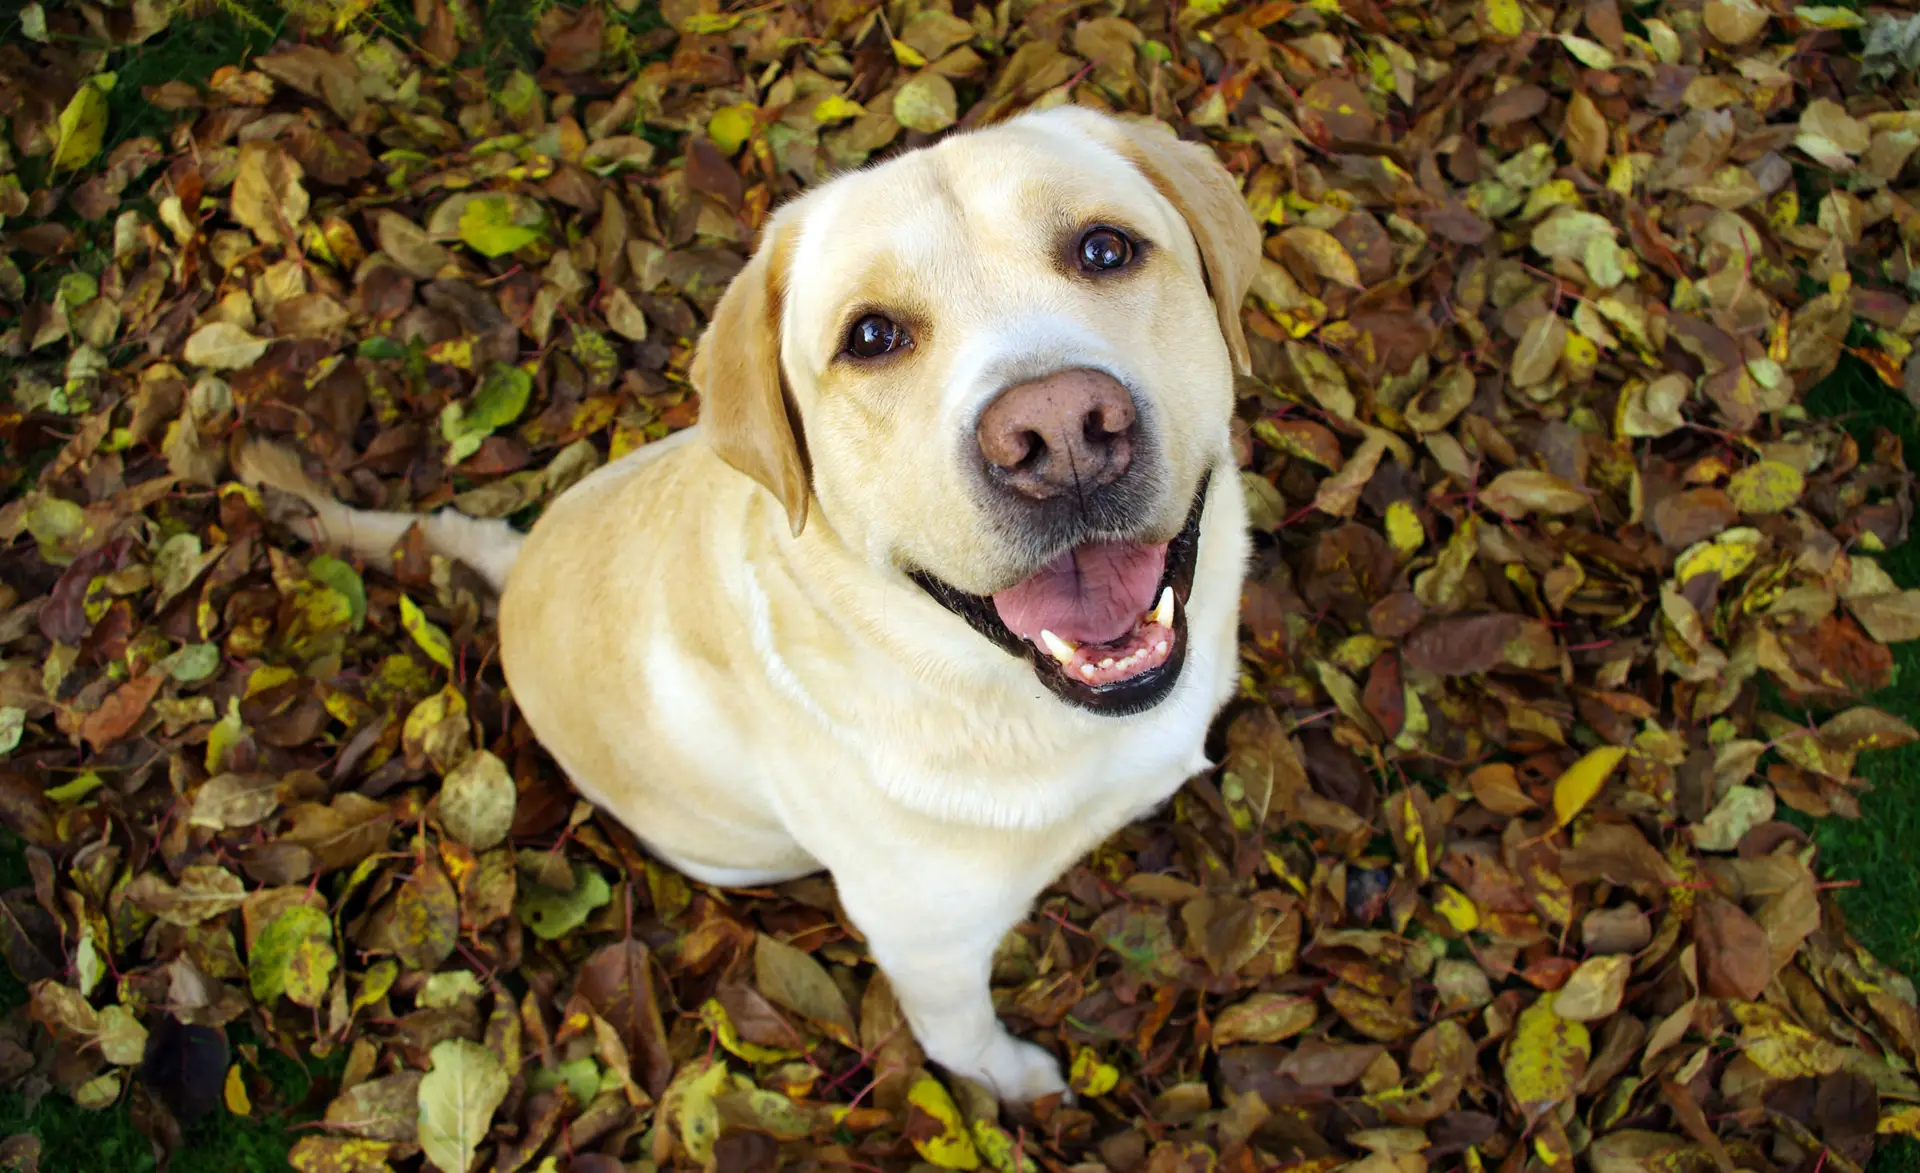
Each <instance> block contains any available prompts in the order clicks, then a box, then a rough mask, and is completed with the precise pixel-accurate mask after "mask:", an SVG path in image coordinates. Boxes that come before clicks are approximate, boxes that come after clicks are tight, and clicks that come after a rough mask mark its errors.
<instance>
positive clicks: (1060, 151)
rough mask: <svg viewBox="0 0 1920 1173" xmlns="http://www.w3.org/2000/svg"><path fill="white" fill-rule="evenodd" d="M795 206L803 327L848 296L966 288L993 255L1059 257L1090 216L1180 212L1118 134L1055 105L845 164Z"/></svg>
mask: <svg viewBox="0 0 1920 1173" xmlns="http://www.w3.org/2000/svg"><path fill="white" fill-rule="evenodd" d="M796 210H798V211H800V212H801V214H800V215H799V216H798V217H796V220H797V221H798V223H797V224H796V225H795V227H794V228H793V229H792V231H793V233H794V236H795V240H794V241H793V251H792V253H791V254H790V255H791V266H790V270H789V273H788V279H787V284H788V289H789V292H790V297H789V306H788V311H789V314H790V315H791V318H792V323H791V324H792V325H793V326H795V327H797V328H798V330H799V332H800V333H801V335H802V336H803V337H806V336H811V335H814V334H816V333H817V332H818V331H819V330H821V329H825V328H828V327H830V326H831V325H832V324H833V323H834V321H835V320H836V319H837V318H838V317H839V316H840V315H842V314H843V313H844V312H845V311H846V310H847V308H848V303H849V302H860V301H873V302H881V303H884V302H886V301H887V300H888V299H889V295H890V294H893V293H897V291H898V290H899V289H900V288H901V287H902V286H903V285H911V286H913V287H916V288H918V289H923V290H934V289H937V290H942V291H943V297H947V298H951V297H953V296H957V295H959V294H960V293H961V292H962V290H963V289H964V288H966V287H968V286H969V285H971V284H976V283H977V282H975V281H973V278H974V277H975V276H977V264H976V263H977V262H979V261H981V260H983V259H990V258H991V259H1011V260H1013V261H1015V262H1016V263H1019V262H1020V261H1022V260H1023V259H1025V260H1027V261H1030V263H1032V264H1034V265H1036V266H1038V265H1049V264H1051V263H1052V258H1051V255H1050V253H1049V251H1048V249H1049V245H1050V244H1051V243H1052V241H1053V240H1054V239H1055V237H1056V235H1057V233H1058V232H1059V231H1060V230H1061V229H1062V228H1063V227H1064V226H1067V225H1077V224H1079V223H1080V222H1081V221H1083V220H1085V219H1087V218H1089V217H1092V218H1103V217H1112V218H1117V219H1120V220H1123V221H1125V222H1127V223H1128V224H1129V225H1130V226H1131V227H1133V228H1135V229H1138V230H1142V231H1146V232H1149V233H1164V232H1167V231H1170V230H1171V229H1172V228H1173V223H1172V222H1173V221H1174V220H1176V219H1177V213H1175V212H1173V211H1172V209H1171V208H1170V206H1168V205H1167V204H1166V202H1165V200H1164V199H1162V198H1161V197H1160V196H1159V194H1158V193H1157V191H1156V190H1155V188H1154V187H1153V185H1152V184H1151V183H1149V182H1148V180H1147V179H1146V178H1145V176H1143V175H1142V174H1141V173H1140V172H1139V171H1138V170H1136V169H1135V168H1134V166H1133V165H1132V164H1131V163H1130V162H1128V161H1127V159H1126V158H1124V157H1123V156H1122V155H1120V154H1119V153H1118V152H1117V151H1115V150H1114V149H1113V148H1112V147H1111V146H1109V145H1107V144H1106V143H1103V142H1101V141H1100V140H1098V139H1097V138H1095V137H1094V136H1093V135H1091V134H1089V133H1088V132H1087V130H1086V129H1085V127H1084V126H1082V125H1080V124H1079V123H1077V122H1075V121H1073V120H1071V119H1055V118H1049V117H1048V116H1046V115H1039V116H1030V117H1025V118H1019V119H1015V120H1013V121H1011V122H1008V123H1004V124H1002V125H1000V126H996V127H992V128H990V129H986V130H981V131H975V132H972V133H968V134H963V135H956V136H954V137H952V138H949V139H947V140H945V141H944V142H942V143H940V144H938V145H936V146H933V147H929V148H925V149H922V150H918V151H912V152H909V153H907V154H904V155H901V156H899V157H897V158H894V159H891V160H889V161H887V162H885V163H881V164H879V165H877V166H873V167H869V168H866V169H864V170H861V171H857V172H852V173H849V174H847V175H843V176H841V177H840V178H838V179H836V180H834V181H833V182H832V183H830V184H827V185H826V186H824V187H822V188H818V189H816V190H815V191H813V192H812V193H810V194H809V195H808V197H807V198H806V200H805V201H804V206H803V208H801V209H796ZM1002 292H1007V291H1002Z"/></svg>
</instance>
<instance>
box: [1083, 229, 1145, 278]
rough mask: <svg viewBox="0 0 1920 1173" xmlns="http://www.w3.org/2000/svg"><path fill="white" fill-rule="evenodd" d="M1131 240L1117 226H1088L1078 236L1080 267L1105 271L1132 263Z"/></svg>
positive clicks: (1132, 249) (1132, 248) (1091, 271)
mask: <svg viewBox="0 0 1920 1173" xmlns="http://www.w3.org/2000/svg"><path fill="white" fill-rule="evenodd" d="M1133 253H1134V246H1133V240H1132V239H1131V238H1130V237H1128V236H1127V234H1126V233H1124V232H1122V231H1120V230H1119V229H1118V228H1106V227H1100V228H1089V229H1087V231H1086V232H1085V233H1084V234H1082V235H1081V237H1080V268H1081V269H1082V271H1084V272H1088V273H1107V272H1111V271H1113V270H1114V269H1124V268H1126V267H1127V266H1128V265H1130V264H1132V263H1133Z"/></svg>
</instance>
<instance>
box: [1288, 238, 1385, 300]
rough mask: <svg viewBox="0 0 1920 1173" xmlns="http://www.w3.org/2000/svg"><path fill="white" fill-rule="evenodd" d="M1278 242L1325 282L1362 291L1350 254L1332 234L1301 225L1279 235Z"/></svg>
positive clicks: (1356, 269) (1358, 269)
mask: <svg viewBox="0 0 1920 1173" xmlns="http://www.w3.org/2000/svg"><path fill="white" fill-rule="evenodd" d="M1280 242H1281V244H1282V245H1284V246H1285V247H1287V248H1290V249H1292V250H1293V251H1294V252H1295V253H1297V254H1299V256H1300V257H1301V258H1302V259H1303V260H1305V261H1306V262H1307V264H1308V265H1310V266H1312V267H1313V271H1314V272H1316V273H1318V274H1320V275H1321V276H1322V277H1325V278H1326V279H1327V280H1329V281H1332V282H1335V283H1336V284H1339V285H1344V286H1346V287H1347V288H1348V289H1363V288H1365V286H1363V285H1362V284H1361V283H1360V268H1359V266H1357V265H1355V264H1354V263H1353V254H1351V253H1349V252H1348V251H1347V246H1346V245H1344V244H1341V243H1340V242H1339V241H1338V240H1337V239H1335V238H1334V235H1333V233H1331V232H1328V231H1326V230H1325V229H1322V228H1309V227H1307V226H1306V225H1304V224H1303V225H1300V226H1298V227H1295V228H1288V229H1286V230H1285V231H1283V232H1281V233H1280Z"/></svg>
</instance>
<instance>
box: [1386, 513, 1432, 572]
mask: <svg viewBox="0 0 1920 1173" xmlns="http://www.w3.org/2000/svg"><path fill="white" fill-rule="evenodd" d="M1387 539H1388V540H1389V541H1391V542H1392V543H1393V550H1394V553H1396V554H1398V555H1400V557H1402V558H1411V557H1413V555H1414V554H1415V553H1417V552H1418V551H1419V549H1420V547H1422V546H1424V545H1426V544H1427V528H1426V527H1425V526H1424V525H1421V524H1420V515H1419V514H1418V513H1415V512H1414V510H1413V506H1412V505H1409V504H1408V503H1407V502H1406V501H1404V500H1401V501H1395V502H1394V503H1393V504H1391V505H1389V506H1387Z"/></svg>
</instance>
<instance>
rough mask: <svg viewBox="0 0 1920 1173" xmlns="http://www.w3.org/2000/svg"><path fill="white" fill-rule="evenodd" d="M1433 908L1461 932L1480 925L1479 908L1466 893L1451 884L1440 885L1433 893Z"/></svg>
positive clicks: (1466, 931) (1471, 929) (1469, 930)
mask: <svg viewBox="0 0 1920 1173" xmlns="http://www.w3.org/2000/svg"><path fill="white" fill-rule="evenodd" d="M1433 910H1434V911H1435V912H1437V913H1439V914H1440V915H1441V916H1443V917H1446V918H1447V923H1448V924H1450V925H1452V926H1453V927H1454V929H1455V930H1456V931H1458V932H1462V933H1470V932H1472V931H1473V930H1475V929H1477V928H1479V927H1480V910H1479V909H1478V908H1476V907H1475V906H1474V903H1473V901H1472V900H1470V899H1468V897H1467V894H1466V893H1465V892H1462V891H1461V890H1460V889H1458V888H1455V887H1454V886H1453V885H1451V884H1442V885H1440V890H1439V891H1438V892H1436V893H1434V896H1433Z"/></svg>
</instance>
